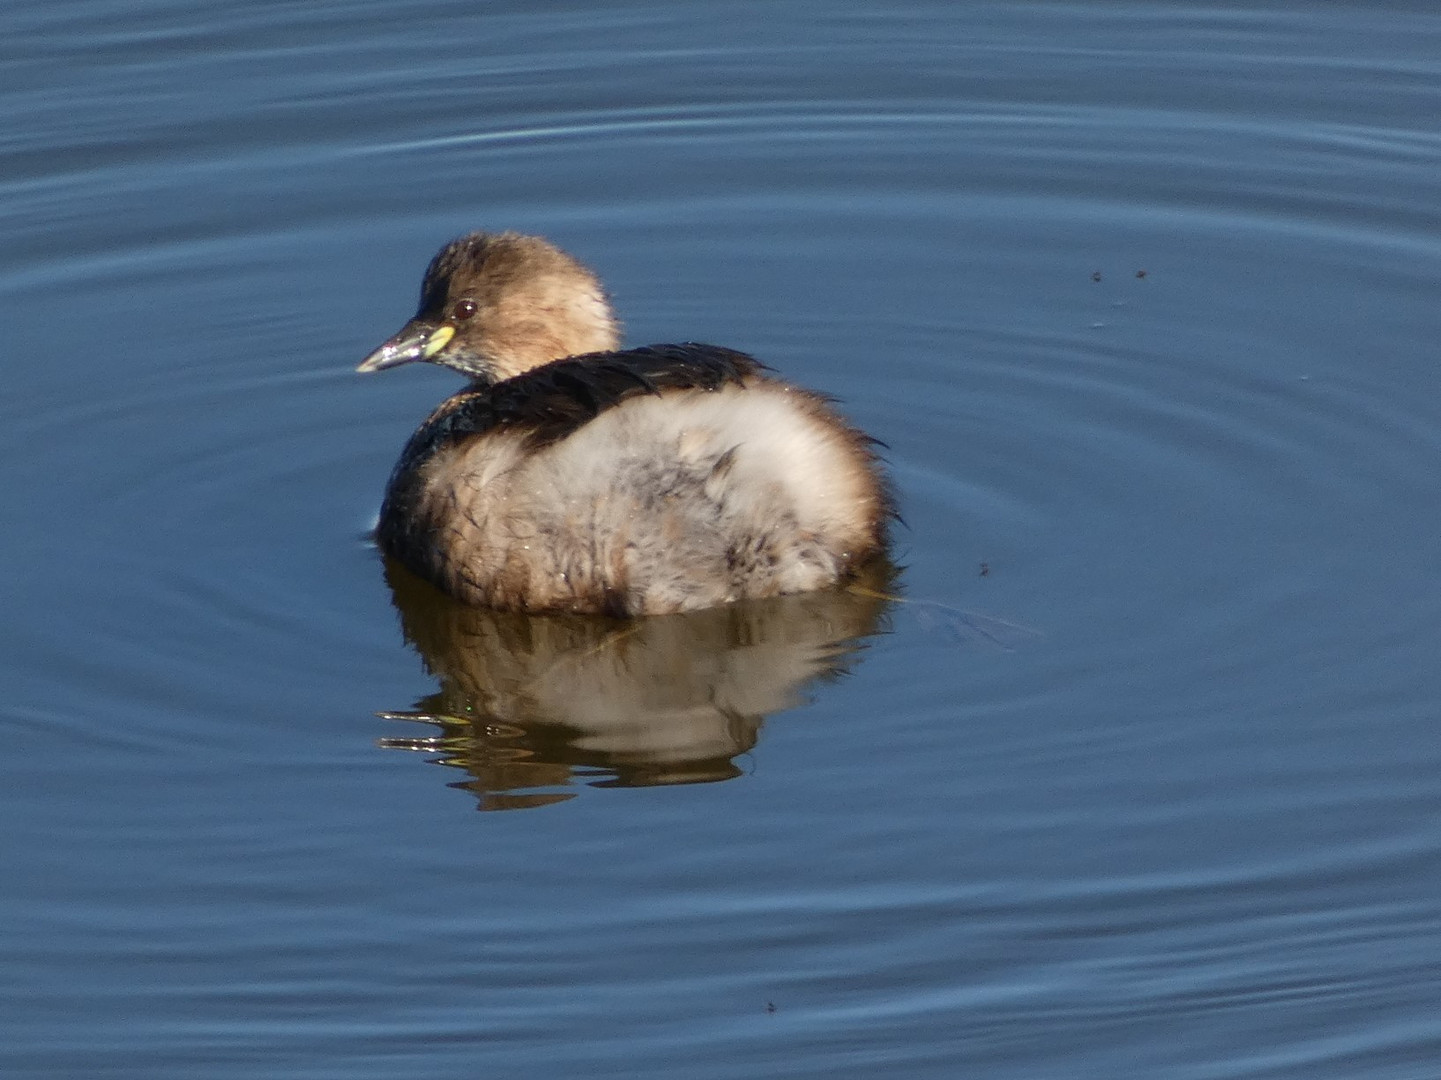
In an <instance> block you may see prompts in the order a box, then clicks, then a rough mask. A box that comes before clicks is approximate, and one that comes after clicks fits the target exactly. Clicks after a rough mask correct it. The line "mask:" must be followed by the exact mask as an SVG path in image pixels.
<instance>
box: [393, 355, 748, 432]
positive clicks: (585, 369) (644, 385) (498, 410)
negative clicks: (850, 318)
mask: <svg viewBox="0 0 1441 1080" xmlns="http://www.w3.org/2000/svg"><path fill="white" fill-rule="evenodd" d="M763 370H765V365H763V364H762V363H761V362H760V361H758V360H756V359H754V358H752V357H750V356H747V355H746V354H745V353H742V352H736V351H735V350H734V349H725V348H722V347H721V346H719V345H702V344H698V343H696V342H685V343H682V344H679V345H646V346H644V347H643V348H639V349H626V350H624V351H622V352H609V353H590V354H588V355H585V356H571V357H567V358H566V359H564V360H556V361H554V362H552V363H549V364H545V365H543V366H541V367H538V368H533V369H531V370H530V371H527V372H524V373H523V374H520V375H517V376H515V377H514V378H511V379H506V380H505V381H503V382H499V383H496V384H495V385H494V386H490V387H486V388H484V389H480V390H474V389H472V390H465V391H462V392H461V393H459V394H456V395H455V396H454V397H452V398H450V399H449V400H448V401H446V402H445V403H444V404H443V405H442V406H441V407H440V408H439V409H438V410H436V413H435V414H434V415H433V416H432V417H431V419H430V421H429V422H428V423H426V424H425V425H423V426H422V427H421V429H420V430H419V431H418V432H416V434H415V437H414V438H413V439H412V440H411V445H410V446H409V447H407V449H406V454H405V455H404V456H405V457H407V458H408V457H410V456H411V455H412V454H416V453H424V454H429V453H432V452H433V451H434V450H435V449H436V448H437V447H438V446H439V445H440V444H441V443H443V442H446V441H449V440H451V439H457V438H462V437H465V436H469V435H479V434H482V433H484V432H486V431H491V430H493V429H495V428H499V427H514V428H525V429H528V431H527V432H526V443H527V445H529V446H530V447H532V448H536V447H541V446H546V445H548V444H550V443H554V442H559V441H560V440H561V439H564V438H565V437H566V436H567V435H570V434H572V433H573V432H575V431H576V430H577V429H579V428H581V427H583V426H584V425H585V424H587V423H589V422H590V421H591V420H594V419H595V418H596V417H597V416H599V415H600V414H601V413H602V412H604V411H605V410H606V409H613V408H615V407H616V406H617V405H619V404H621V402H623V401H628V400H630V399H631V398H633V397H639V396H640V395H642V394H659V393H660V392H662V391H664V390H717V389H719V388H720V387H722V386H725V385H726V384H728V383H732V384H737V385H738V384H740V383H741V381H742V380H743V379H745V378H746V377H747V376H749V375H754V374H757V373H759V372H761V371H763Z"/></svg>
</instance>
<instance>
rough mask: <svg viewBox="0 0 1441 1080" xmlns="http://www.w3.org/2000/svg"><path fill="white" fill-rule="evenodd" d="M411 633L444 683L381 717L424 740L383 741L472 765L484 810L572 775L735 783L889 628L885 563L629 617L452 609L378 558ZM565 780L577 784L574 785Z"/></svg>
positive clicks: (540, 795)
mask: <svg viewBox="0 0 1441 1080" xmlns="http://www.w3.org/2000/svg"><path fill="white" fill-rule="evenodd" d="M385 569H386V579H387V580H388V581H389V583H390V587H391V592H392V594H393V596H394V600H395V606H396V608H397V609H399V611H400V616H401V624H402V627H403V629H404V632H405V636H406V639H407V640H408V641H409V642H410V643H411V644H412V645H414V646H415V648H416V649H417V651H419V653H420V654H421V656H422V657H423V658H424V661H425V664H426V668H427V669H428V670H429V672H430V673H431V674H432V675H434V676H435V677H436V678H437V679H438V680H439V682H440V689H439V690H438V691H437V692H436V693H434V694H431V695H430V696H428V697H426V698H423V699H422V700H421V701H419V702H417V703H416V709H415V710H414V711H409V712H383V713H381V714H380V715H381V716H382V717H384V718H385V719H390V720H406V721H415V722H420V723H424V724H433V725H435V728H436V731H435V732H434V733H433V734H428V735H420V736H415V737H412V738H404V737H396V738H386V739H382V740H381V745H382V746H387V747H394V748H398V749H403V750H418V751H423V752H426V753H431V754H436V755H438V756H437V757H436V758H435V759H434V760H435V761H436V763H438V764H441V765H446V766H449V767H452V768H456V769H462V770H464V771H465V772H467V773H469V774H470V779H468V780H462V781H458V782H457V783H455V784H453V785H452V786H454V787H458V788H463V789H465V790H467V791H469V792H471V793H472V794H473V795H475V796H476V798H477V799H478V800H479V802H480V809H482V810H510V809H520V808H525V807H533V806H544V805H547V804H550V803H555V802H561V801H564V800H566V799H569V798H573V797H574V796H575V794H576V792H575V790H574V786H575V784H576V783H577V782H581V783H586V784H588V785H590V786H593V787H643V786H649V785H658V784H697V783H706V782H710V781H717V780H729V779H731V778H733V777H735V776H739V775H740V774H741V771H742V770H741V768H740V767H739V766H738V765H737V764H736V758H737V757H738V756H740V755H742V754H745V753H747V752H748V751H750V750H751V749H752V748H754V746H755V744H756V740H757V739H758V737H759V734H760V729H761V726H762V724H763V723H764V722H765V718H766V717H767V716H768V715H770V714H771V713H774V712H777V711H779V710H781V709H786V708H790V707H792V706H795V705H797V704H800V703H801V702H802V701H804V695H805V692H806V689H807V687H808V686H810V685H812V684H814V683H816V682H819V681H822V680H826V679H830V678H834V677H836V676H839V675H841V674H843V673H844V672H845V671H846V670H847V669H848V668H849V667H850V666H851V665H852V664H853V663H854V662H855V660H856V658H857V653H858V652H859V650H860V649H861V648H862V647H863V644H864V639H865V638H867V637H869V636H871V635H873V634H876V633H879V632H882V631H883V630H884V629H886V625H885V624H886V614H887V611H888V609H889V607H890V604H891V602H892V600H891V597H890V596H889V595H888V594H889V591H890V589H891V587H892V579H893V577H894V573H895V572H894V569H893V568H892V567H891V566H890V565H889V564H887V563H884V562H877V563H875V564H874V565H873V566H872V567H871V568H870V569H869V571H868V572H866V573H863V574H862V576H861V577H860V578H859V579H858V580H857V581H856V582H854V583H852V585H850V586H849V587H841V588H833V589H827V590H822V591H820V592H810V593H799V594H796V595H792V596H780V597H774V598H770V599H765V600H750V601H741V602H737V603H733V604H727V605H724V606H721V607H715V608H709V609H706V610H704V611H698V612H693V613H689V614H682V615H663V616H652V617H650V618H643V619H633V620H616V619H607V618H603V617H600V616H576V615H526V614H523V613H518V612H501V611H491V610H488V609H484V608H478V607H472V606H468V605H465V604H461V603H458V602H457V601H455V600H453V599H451V598H450V597H448V596H446V595H444V594H443V593H441V592H439V591H438V590H437V589H435V588H433V587H432V586H430V585H429V584H427V583H425V582H423V581H421V580H420V579H419V578H417V577H415V576H414V575H413V574H411V573H410V572H409V571H408V570H406V569H405V568H404V567H402V566H401V565H400V564H399V563H398V562H396V561H395V560H387V561H386V568H385ZM567 789H570V790H567Z"/></svg>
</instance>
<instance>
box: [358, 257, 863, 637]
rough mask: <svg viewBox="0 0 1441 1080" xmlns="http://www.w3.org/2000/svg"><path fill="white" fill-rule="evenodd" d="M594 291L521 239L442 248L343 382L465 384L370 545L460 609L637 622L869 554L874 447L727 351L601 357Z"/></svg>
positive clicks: (397, 482)
mask: <svg viewBox="0 0 1441 1080" xmlns="http://www.w3.org/2000/svg"><path fill="white" fill-rule="evenodd" d="M619 345H620V332H619V327H618V325H617V323H616V320H615V317H614V316H613V315H612V314H611V310H610V304H609V301H608V300H607V298H606V295H605V292H604V290H603V289H602V288H601V286H600V283H599V281H597V279H596V277H595V275H594V274H592V273H591V272H590V271H589V270H587V269H586V268H585V267H584V266H582V265H581V264H580V263H579V262H577V261H576V260H575V259H573V258H571V257H570V256H569V255H567V254H565V253H564V252H562V251H560V250H559V249H557V248H555V247H554V246H552V245H551V244H550V243H548V242H547V241H545V240H542V239H540V238H539V237H534V236H520V235H518V234H516V233H501V234H486V233H472V234H471V235H469V236H463V237H461V238H460V239H458V240H454V241H452V242H451V243H449V244H447V245H446V246H445V247H443V248H442V249H441V250H440V253H439V254H437V255H436V257H435V258H434V259H433V260H432V261H431V263H430V267H429V268H428V269H427V270H426V272H425V280H424V282H423V284H422V286H421V293H420V309H419V311H418V312H417V313H416V315H415V317H414V318H413V319H411V320H410V321H409V322H408V323H406V324H405V326H404V327H403V328H402V329H401V331H400V332H399V333H398V334H396V335H395V336H394V337H392V338H391V339H390V340H389V341H387V342H385V343H384V344H383V345H381V346H380V348H378V349H376V350H375V352H373V353H371V354H370V356H368V357H366V359H365V361H364V362H363V363H362V364H361V365H360V367H359V369H358V370H360V371H381V370H383V369H385V368H389V367H394V366H396V365H398V364H404V363H408V362H410V361H413V360H428V361H430V362H431V363H436V364H443V365H445V366H446V367H450V368H454V369H455V370H456V371H458V372H460V373H461V374H463V375H465V376H466V377H468V378H469V379H470V380H471V384H470V386H468V387H467V388H466V389H464V390H462V391H461V392H460V393H458V394H456V395H454V396H453V397H451V398H449V399H448V400H446V401H445V402H443V403H442V404H441V405H440V407H439V408H438V409H436V410H435V412H433V413H431V415H430V417H429V418H428V419H427V420H426V421H425V423H423V424H421V426H420V429H419V430H418V431H417V432H416V433H415V434H414V435H413V436H411V439H410V442H409V443H408V444H407V445H406V447H405V450H404V451H403V452H402V453H401V456H400V461H399V462H398V463H397V464H396V466H395V471H394V472H393V473H392V474H391V477H390V483H389V485H388V487H387V489H386V493H385V503H384V505H383V506H382V508H381V511H380V523H379V526H378V527H377V529H376V538H377V540H378V541H379V543H380V546H381V547H382V548H383V549H384V550H385V551H387V552H388V553H389V554H391V555H393V556H394V557H395V558H397V559H399V560H400V561H401V562H402V563H403V564H405V565H406V566H408V567H409V568H410V569H411V570H413V571H415V572H416V573H417V574H419V575H420V576H421V577H423V578H425V579H427V580H428V581H430V582H432V583H434V584H435V585H438V586H439V587H440V588H442V589H444V590H445V591H446V592H449V593H451V594H452V595H454V596H457V597H459V598H460V599H462V600H466V601H469V602H471V603H475V604H480V605H484V606H487V607H493V608H505V609H511V610H517V611H573V612H601V613H606V614H611V615H618V616H628V615H653V614H663V613H668V612H677V611H693V610H696V609H699V608H706V607H712V606H714V605H717V604H724V603H727V602H729V601H732V600H739V599H741V598H743V597H761V596H775V595H778V594H781V593H795V592H806V591H809V590H812V589H820V588H824V587H826V586H828V585H832V584H835V583H836V582H839V581H843V580H845V579H847V578H849V577H850V576H851V575H852V574H853V573H854V572H855V571H856V570H857V569H859V568H860V567H861V565H862V564H863V563H865V562H866V561H867V560H868V559H870V558H872V557H873V556H876V555H878V554H879V553H880V552H881V551H882V549H883V548H884V546H885V533H886V524H887V519H888V518H889V517H890V515H891V508H890V500H889V496H888V493H887V487H886V484H885V481H884V480H883V478H882V477H881V476H880V473H879V471H878V468H877V461H876V455H875V453H874V451H873V449H872V446H873V441H872V440H871V439H870V438H868V437H867V436H866V435H865V434H863V433H862V432H860V431H858V430H857V429H856V428H854V427H851V426H850V425H849V424H847V423H846V422H845V421H843V420H842V419H840V417H838V416H837V415H836V414H835V412H834V411H833V410H832V409H831V407H830V404H829V402H828V400H827V399H826V398H824V397H822V396H820V395H818V394H814V393H811V392H809V391H806V390H802V389H800V388H799V387H795V386H792V385H790V384H789V383H785V382H782V381H780V380H779V379H776V378H774V377H772V376H770V375H768V374H766V371H767V369H766V368H764V367H763V366H762V365H761V364H760V363H758V362H757V361H756V360H753V359H752V358H751V357H749V356H746V355H745V354H744V353H739V352H735V351H733V350H731V349H723V348H720V347H719V346H716V345H699V344H694V343H687V344H682V345H650V346H647V347H645V348H640V349H626V350H623V351H620V350H619Z"/></svg>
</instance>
